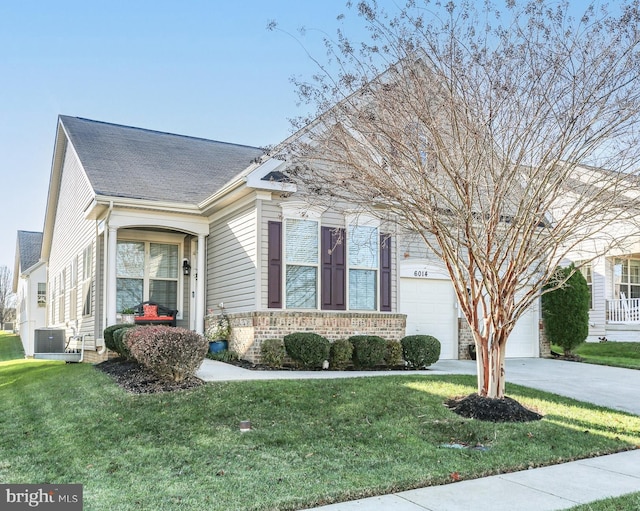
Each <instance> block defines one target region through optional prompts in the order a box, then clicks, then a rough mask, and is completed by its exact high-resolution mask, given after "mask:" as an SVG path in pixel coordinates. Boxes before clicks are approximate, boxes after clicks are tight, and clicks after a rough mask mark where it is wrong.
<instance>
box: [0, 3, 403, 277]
mask: <svg viewBox="0 0 640 511" xmlns="http://www.w3.org/2000/svg"><path fill="white" fill-rule="evenodd" d="M382 3H384V2H382ZM389 3H390V4H391V0H390V1H389ZM345 11H346V8H345V0H270V1H265V0H245V1H243V2H230V1H220V0H184V1H176V0H172V1H167V0H108V1H103V0H99V1H94V0H58V1H56V2H53V1H49V0H22V1H9V0H4V1H0V175H1V178H2V188H1V189H2V200H1V201H0V204H1V208H2V209H1V210H0V212H1V218H0V240H1V244H0V266H2V265H7V266H9V268H11V269H13V264H14V256H15V242H16V232H17V231H18V230H31V231H41V230H42V228H43V224H44V210H45V203H46V199H47V190H48V183H49V174H50V171H51V159H52V154H53V145H54V136H55V129H56V121H57V116H58V115H59V114H64V115H73V116H79V117H86V118H89V119H96V120H100V121H106V122H113V123H118V124H125V125H130V126H138V127H142V128H149V129H154V130H160V131H167V132H171V133H180V134H184V135H191V136H197V137H203V138H210V139H214V140H221V141H226V142H236V143H241V144H248V145H256V146H262V145H266V144H274V143H277V142H280V141H281V140H282V139H284V138H285V137H286V136H287V135H288V134H289V133H290V131H291V128H290V124H289V121H288V119H289V118H291V117H294V116H296V115H299V114H301V113H302V110H301V109H300V108H299V107H297V106H296V96H295V93H294V90H293V86H292V85H291V83H290V82H289V79H290V77H291V76H292V75H301V76H307V77H308V76H310V75H311V73H312V72H313V71H314V69H315V68H314V67H313V64H312V63H311V61H310V60H309V58H308V57H307V55H306V54H305V51H304V50H303V49H302V47H301V46H300V45H299V44H298V43H296V41H294V40H293V39H291V38H290V37H288V36H287V35H285V34H283V33H282V32H278V31H275V32H272V31H267V30H266V26H267V23H268V22H269V21H270V20H276V21H277V22H278V24H279V26H280V27H281V28H282V29H286V30H288V31H290V32H292V33H295V32H296V30H297V28H298V27H300V26H305V27H307V28H308V29H318V30H324V31H326V32H327V33H330V34H335V29H336V28H337V27H338V26H343V27H344V25H345V23H350V22H349V21H347V22H344V21H337V20H336V17H337V15H338V14H340V13H341V12H345ZM354 18H355V16H353V15H351V16H349V17H348V18H347V19H348V20H349V19H352V20H353V19H354ZM314 34H315V35H314ZM303 41H304V42H305V44H306V45H307V46H308V47H309V49H310V50H311V51H313V52H314V54H316V55H320V56H322V54H323V51H322V48H321V46H320V33H319V32H315V31H311V32H308V33H307V36H306V37H305V38H304V39H303Z"/></svg>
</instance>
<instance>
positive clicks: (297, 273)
mask: <svg viewBox="0 0 640 511" xmlns="http://www.w3.org/2000/svg"><path fill="white" fill-rule="evenodd" d="M284 231H285V238H284V239H285V250H284V253H285V303H286V307H287V308H288V309H317V308H318V261H319V256H318V247H319V241H320V236H319V223H318V222H317V221H315V220H306V219H294V218H288V219H285V222H284Z"/></svg>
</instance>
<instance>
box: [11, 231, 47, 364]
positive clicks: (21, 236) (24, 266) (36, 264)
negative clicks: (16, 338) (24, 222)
mask: <svg viewBox="0 0 640 511" xmlns="http://www.w3.org/2000/svg"><path fill="white" fill-rule="evenodd" d="M41 250H42V233H41V232H31V231H18V238H17V241H16V257H15V264H14V270H13V289H12V291H13V293H15V294H16V331H17V332H18V334H19V335H20V339H21V340H22V346H23V349H24V353H25V355H26V356H28V357H31V356H33V352H34V335H35V334H34V331H35V329H36V328H42V327H44V326H45V325H46V318H45V311H46V305H47V284H46V283H47V269H46V264H45V263H44V261H42V260H41V259H40V252H41Z"/></svg>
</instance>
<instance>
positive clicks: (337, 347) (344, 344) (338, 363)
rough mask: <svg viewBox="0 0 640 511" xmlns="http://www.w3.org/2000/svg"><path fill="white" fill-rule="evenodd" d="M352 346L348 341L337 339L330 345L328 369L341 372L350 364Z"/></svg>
mask: <svg viewBox="0 0 640 511" xmlns="http://www.w3.org/2000/svg"><path fill="white" fill-rule="evenodd" d="M352 356H353V344H351V341H350V340H349V339H338V340H337V341H334V342H333V343H331V349H330V353H329V367H330V368H331V369H337V370H338V371H342V370H344V369H346V368H347V367H349V365H351V363H352Z"/></svg>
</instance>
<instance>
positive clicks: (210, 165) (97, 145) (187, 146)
mask: <svg viewBox="0 0 640 511" xmlns="http://www.w3.org/2000/svg"><path fill="white" fill-rule="evenodd" d="M60 124H61V125H62V127H63V129H64V131H65V132H66V134H67V136H68V138H69V140H70V142H71V145H72V146H73V148H74V150H75V152H76V154H77V155H78V157H79V159H80V162H81V164H82V167H83V169H84V171H85V173H86V175H87V178H88V179H89V182H90V183H91V186H92V187H93V189H94V191H95V193H96V195H103V196H110V197H126V198H131V199H143V200H158V201H168V202H182V203H188V204H199V203H200V202H202V201H203V200H205V199H206V198H208V197H210V196H211V195H212V194H213V193H215V192H216V191H218V190H219V189H220V188H221V187H222V186H223V185H225V184H226V183H227V182H228V181H229V180H230V179H231V178H233V177H234V176H236V175H237V174H239V173H240V172H242V171H243V170H245V169H246V168H247V167H249V166H250V165H251V164H252V163H253V162H254V161H255V160H256V159H258V158H260V156H262V155H263V154H264V150H263V149H260V148H258V147H251V146H244V145H238V144H230V143H226V142H217V141H213V140H206V139H202V138H195V137H188V136H184V135H175V134H171V133H163V132H159V131H153V130H147V129H142V128H134V127H130V126H121V125H118V124H110V123H106V122H100V121H93V120H90V119H83V118H79V117H70V116H66V115H61V116H60Z"/></svg>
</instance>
